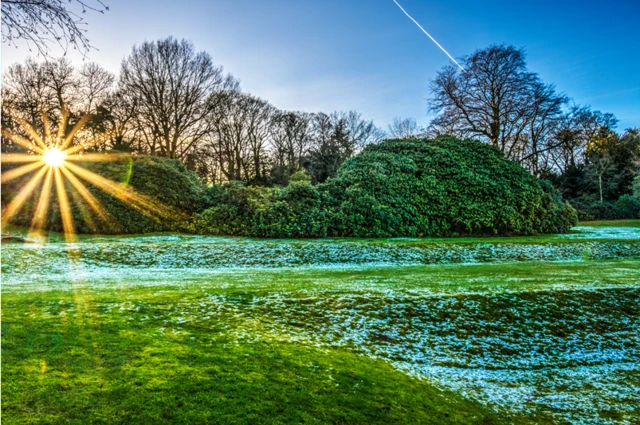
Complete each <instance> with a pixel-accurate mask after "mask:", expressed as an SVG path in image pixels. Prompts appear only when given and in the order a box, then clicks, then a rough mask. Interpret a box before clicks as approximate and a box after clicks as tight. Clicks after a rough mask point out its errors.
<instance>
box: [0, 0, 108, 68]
mask: <svg viewBox="0 0 640 425" xmlns="http://www.w3.org/2000/svg"><path fill="white" fill-rule="evenodd" d="M74 9H75V10H74ZM108 10H109V7H107V6H106V5H105V4H104V3H103V2H102V0H2V42H3V43H6V44H7V45H9V46H16V47H17V42H18V41H19V40H24V41H25V42H26V43H27V45H28V46H29V51H32V49H35V50H36V51H37V52H38V53H39V54H41V55H42V56H44V57H49V45H50V44H52V43H54V44H57V45H59V46H60V47H61V48H62V49H63V50H64V52H65V53H66V51H67V50H68V49H69V47H72V48H73V49H75V50H78V51H80V52H81V53H82V54H83V55H85V56H86V54H87V53H88V52H89V50H91V48H92V46H91V44H90V43H89V39H88V38H87V36H86V35H85V32H86V30H85V29H83V28H82V27H83V26H84V25H86V22H84V20H83V19H82V17H81V16H80V15H79V14H78V12H79V13H83V14H84V13H86V12H87V11H94V12H98V13H104V12H105V11H108Z"/></svg>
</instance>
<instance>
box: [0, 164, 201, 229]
mask: <svg viewBox="0 0 640 425" xmlns="http://www.w3.org/2000/svg"><path fill="white" fill-rule="evenodd" d="M76 164H78V165H81V166H82V167H84V168H86V169H88V170H89V171H91V172H93V173H96V174H98V175H100V176H102V177H105V178H107V179H109V180H111V181H113V182H115V183H117V184H118V185H119V187H120V188H122V189H123V190H124V191H126V190H131V189H132V190H133V192H134V193H136V194H139V195H142V196H144V197H145V199H147V200H149V201H150V202H151V203H152V204H154V205H155V206H156V207H157V209H156V211H150V210H148V208H145V207H139V208H134V207H132V206H130V205H129V204H127V203H126V202H123V201H122V200H120V199H118V198H115V197H113V196H111V195H109V194H107V193H105V192H104V191H102V190H101V189H99V188H97V187H95V186H94V185H92V184H90V183H88V182H83V183H84V184H85V186H86V187H87V189H89V191H90V192H91V193H92V194H93V195H94V196H95V198H96V199H97V200H98V201H99V203H100V205H101V206H102V207H103V208H104V211H105V212H106V214H107V218H108V219H107V220H102V219H101V218H100V217H99V216H98V215H97V214H96V213H95V212H94V211H93V210H91V208H90V207H89V205H88V204H87V203H86V201H84V200H83V198H82V197H81V196H80V195H79V194H78V191H77V190H76V189H75V188H74V187H73V186H72V185H71V184H70V183H69V182H68V181H66V192H67V194H68V195H69V196H68V197H69V202H70V204H71V211H72V214H73V221H74V225H75V229H76V232H77V233H103V234H114V233H146V232H156V231H163V230H180V229H183V228H185V226H186V223H187V221H188V218H189V216H190V214H192V213H194V212H198V211H202V210H203V209H204V207H205V206H206V204H205V200H204V198H203V194H204V192H205V186H204V184H202V182H201V181H200V180H199V179H198V178H197V177H196V176H195V175H194V174H192V173H191V172H190V171H188V170H187V169H186V167H185V166H184V164H183V163H182V162H180V161H179V160H177V159H169V158H160V157H130V156H127V157H124V158H123V159H121V160H117V161H110V162H87V163H76ZM29 177H30V176H27V177H25V178H23V179H17V180H14V181H12V182H9V183H8V184H3V185H2V204H3V206H6V204H7V203H8V202H10V200H11V199H12V198H13V197H14V196H15V195H16V194H17V192H18V191H19V190H20V188H21V187H23V185H24V183H25V181H26V180H27V179H28V178H29ZM80 180H82V179H80ZM124 193H125V194H126V193H127V192H124ZM38 196H39V192H38V191H36V192H35V193H34V195H32V197H31V201H30V202H28V203H27V204H26V205H25V206H23V208H22V209H21V210H20V213H19V214H17V215H16V216H15V217H14V219H12V220H11V223H12V224H16V225H22V226H29V225H30V224H31V221H32V218H33V215H34V211H35V206H36V204H37V199H38ZM125 196H126V195H125ZM49 204H50V211H49V217H48V220H47V222H46V223H45V226H44V229H48V230H53V231H61V230H62V223H61V219H60V211H59V207H58V200H57V197H56V195H55V189H54V190H53V191H52V196H51V199H50V202H49Z"/></svg>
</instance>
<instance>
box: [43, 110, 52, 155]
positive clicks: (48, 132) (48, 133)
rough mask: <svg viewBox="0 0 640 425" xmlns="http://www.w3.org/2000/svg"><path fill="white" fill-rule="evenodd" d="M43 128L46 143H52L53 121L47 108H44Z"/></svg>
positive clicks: (47, 144)
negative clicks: (50, 120) (50, 119)
mask: <svg viewBox="0 0 640 425" xmlns="http://www.w3.org/2000/svg"><path fill="white" fill-rule="evenodd" d="M42 128H43V129H44V144H45V145H46V146H49V145H50V144H51V123H50V122H49V116H48V115H47V112H46V111H45V110H42Z"/></svg>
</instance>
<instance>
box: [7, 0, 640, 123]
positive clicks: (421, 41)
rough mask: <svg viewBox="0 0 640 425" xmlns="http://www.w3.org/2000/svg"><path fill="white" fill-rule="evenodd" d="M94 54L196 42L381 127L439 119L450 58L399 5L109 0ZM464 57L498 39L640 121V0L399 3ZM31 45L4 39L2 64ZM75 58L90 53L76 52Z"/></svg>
mask: <svg viewBox="0 0 640 425" xmlns="http://www.w3.org/2000/svg"><path fill="white" fill-rule="evenodd" d="M104 1H105V3H106V4H107V5H108V6H109V7H110V9H111V10H110V11H109V12H107V13H106V14H105V15H100V14H95V13H88V14H87V15H86V19H87V21H88V22H89V27H88V28H89V33H88V35H89V38H90V39H91V42H92V44H93V45H94V46H96V47H97V48H98V49H100V50H99V51H97V52H92V53H91V55H90V59H91V60H93V61H95V62H97V63H99V64H100V65H102V66H103V67H105V68H107V69H109V70H110V71H112V72H116V73H117V72H118V70H119V67H120V61H121V59H122V58H123V57H124V56H125V55H127V54H128V53H129V52H130V50H131V47H132V46H133V45H134V44H136V43H141V42H143V41H144V40H154V39H157V38H162V37H166V36H169V35H173V36H175V37H178V38H187V39H191V40H192V41H193V42H194V43H195V45H196V48H197V49H199V50H206V51H207V52H209V53H210V54H211V56H212V58H213V60H214V62H216V63H217V64H220V65H223V66H224V67H225V69H226V70H227V71H230V72H231V73H233V74H234V75H235V76H236V77H237V78H238V79H240V81H241V84H242V88H243V89H244V90H245V91H248V92H250V93H252V94H255V95H258V96H260V97H263V98H265V99H267V100H269V101H270V102H271V103H273V104H274V105H275V106H277V107H279V108H282V109H293V110H304V111H310V112H317V111H327V112H330V111H333V110H336V109H340V110H349V109H356V110H358V111H359V112H362V114H363V116H364V117H365V118H368V119H373V120H374V122H375V123H376V124H377V125H378V126H381V127H386V125H387V124H388V123H389V122H390V121H391V120H392V119H393V117H396V116H400V117H413V118H416V120H417V121H418V122H419V123H421V124H426V123H427V122H428V121H429V117H428V116H427V111H426V110H427V101H426V99H427V98H428V97H429V91H428V85H429V81H430V80H431V79H433V78H434V76H435V74H436V72H437V71H438V70H439V69H440V68H441V67H442V66H444V65H446V64H447V63H449V59H448V58H447V57H446V55H445V54H444V53H442V52H441V51H440V50H439V49H438V48H437V46H436V45H435V44H433V42H432V41H431V40H429V39H428V38H427V36H425V35H424V34H423V33H422V32H421V31H420V30H419V29H418V28H417V27H416V26H415V25H414V24H413V23H412V22H411V21H410V20H409V19H408V18H407V17H406V16H405V15H404V14H403V13H402V12H401V11H400V9H398V7H397V6H396V5H395V4H394V3H393V1H392V0H315V1H314V0H253V1H251V0H180V1H177V0H104ZM399 1H400V3H401V4H402V6H403V7H404V8H405V9H406V10H407V12H409V13H410V14H411V15H412V16H413V17H414V18H415V19H416V20H417V21H418V22H420V23H421V24H422V26H423V27H424V28H425V29H426V30H427V31H429V32H430V33H431V35H433V36H434V37H435V38H436V40H438V42H440V44H442V45H443V46H444V47H445V48H446V49H447V50H448V51H449V52H450V53H451V54H452V55H453V56H454V57H460V56H464V55H466V54H469V53H472V52H473V51H474V50H475V49H477V48H482V47H486V46H488V45H490V44H493V43H509V44H513V45H515V46H517V47H524V48H525V49H526V51H527V52H528V63H529V68H530V70H532V71H535V72H538V73H539V74H540V75H541V76H542V78H543V79H544V80H545V81H546V82H552V83H555V84H556V86H557V88H558V90H559V91H561V92H564V93H565V94H567V95H568V96H569V97H571V98H572V99H573V100H574V101H575V102H576V103H579V104H588V105H591V106H592V108H593V109H597V110H601V111H603V112H612V113H614V114H615V115H616V116H617V117H618V118H619V119H620V125H619V129H620V130H623V129H625V128H628V127H640V25H638V17H639V16H640V1H639V0H609V1H605V0H601V1H596V0H581V1H578V0H575V1H571V0H555V1H553V0H535V1H525V0H510V1H497V0H485V1H481V0H439V1H435V0H434V1H431V0H399ZM28 55H29V52H28V51H27V49H25V48H24V47H22V46H21V48H19V49H15V48H7V47H6V46H4V45H3V49H2V66H3V69H4V67H6V66H7V65H8V64H11V63H13V62H16V61H22V60H24V59H25V58H26V57H27V56H28ZM69 56H70V58H71V59H72V60H74V61H76V60H77V61H79V60H80V59H79V58H78V57H77V56H74V55H73V54H70V55H69Z"/></svg>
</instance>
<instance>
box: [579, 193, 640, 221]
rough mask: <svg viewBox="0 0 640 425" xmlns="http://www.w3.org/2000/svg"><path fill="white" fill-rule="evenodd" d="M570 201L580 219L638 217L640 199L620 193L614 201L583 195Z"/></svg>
mask: <svg viewBox="0 0 640 425" xmlns="http://www.w3.org/2000/svg"><path fill="white" fill-rule="evenodd" d="M570 203H571V205H572V206H573V207H574V208H575V209H576V211H577V212H578V219H579V220H580V221H592V220H617V219H633V218H640V199H639V198H637V197H635V196H633V195H622V196H621V197H620V198H619V199H618V200H617V201H615V202H611V201H603V202H600V200H598V199H595V198H592V197H590V196H586V195H584V196H582V197H580V198H578V199H572V200H570Z"/></svg>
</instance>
